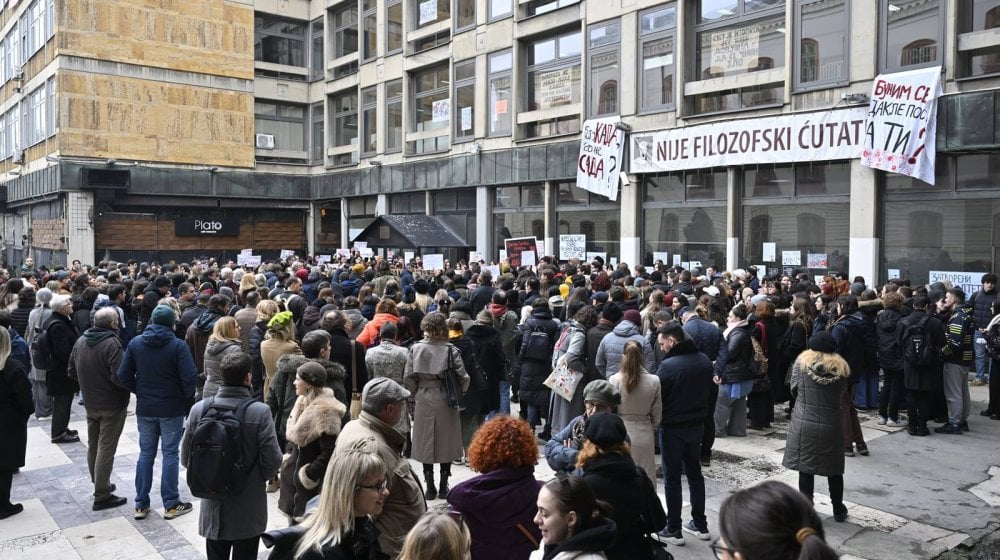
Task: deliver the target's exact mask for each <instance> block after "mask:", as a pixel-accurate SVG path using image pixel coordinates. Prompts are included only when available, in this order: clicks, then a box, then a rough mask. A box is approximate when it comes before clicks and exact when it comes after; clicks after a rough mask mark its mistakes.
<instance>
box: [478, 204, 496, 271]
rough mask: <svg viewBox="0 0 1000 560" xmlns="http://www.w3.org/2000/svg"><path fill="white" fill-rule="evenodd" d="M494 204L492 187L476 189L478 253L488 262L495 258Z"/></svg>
mask: <svg viewBox="0 0 1000 560" xmlns="http://www.w3.org/2000/svg"><path fill="white" fill-rule="evenodd" d="M493 202H494V201H493V197H491V196H490V187H476V216H479V219H477V220H476V251H478V252H479V253H480V254H482V255H483V257H484V258H486V259H487V260H490V259H492V258H493V251H492V250H491V248H492V247H493V230H494V228H493Z"/></svg>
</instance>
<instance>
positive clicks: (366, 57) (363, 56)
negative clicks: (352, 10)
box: [358, 0, 379, 63]
mask: <svg viewBox="0 0 1000 560" xmlns="http://www.w3.org/2000/svg"><path fill="white" fill-rule="evenodd" d="M367 1H368V0H362V2H361V9H360V10H359V12H358V15H359V17H360V20H359V23H358V39H359V40H358V58H359V59H360V60H361V62H362V63H365V62H370V61H372V60H375V59H376V58H378V27H379V26H378V14H377V12H378V2H371V4H370V5H369V6H367V7H366V6H365V2H367ZM369 19H371V20H373V21H374V22H375V26H374V29H372V33H374V34H375V37H374V38H372V40H371V47H372V52H370V53H369V52H368V46H369V44H368V26H367V25H366V23H367V21H368V20H369Z"/></svg>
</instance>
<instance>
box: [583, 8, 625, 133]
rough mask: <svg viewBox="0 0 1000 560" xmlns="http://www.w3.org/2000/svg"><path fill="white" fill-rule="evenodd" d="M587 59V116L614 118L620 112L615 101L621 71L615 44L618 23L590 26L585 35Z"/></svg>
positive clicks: (617, 38)
mask: <svg viewBox="0 0 1000 560" xmlns="http://www.w3.org/2000/svg"><path fill="white" fill-rule="evenodd" d="M588 37H589V49H588V51H587V54H588V57H589V60H590V80H589V82H590V90H589V91H588V92H587V95H588V99H589V104H590V107H589V110H588V113H589V114H590V115H591V116H601V115H615V114H618V112H619V111H620V110H621V104H620V103H619V102H618V98H619V91H620V89H619V86H618V83H619V81H620V80H621V69H620V67H619V64H618V56H619V52H618V45H619V44H620V43H619V41H620V40H621V33H620V28H619V25H618V22H613V23H608V24H605V25H599V26H595V27H592V28H591V29H590V31H589V32H588Z"/></svg>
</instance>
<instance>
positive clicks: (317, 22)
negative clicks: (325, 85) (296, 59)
mask: <svg viewBox="0 0 1000 560" xmlns="http://www.w3.org/2000/svg"><path fill="white" fill-rule="evenodd" d="M324 52H325V51H324V50H323V18H319V19H314V20H313V22H312V50H311V51H310V53H309V57H310V60H309V77H310V78H311V79H313V80H319V79H322V78H323V71H324V65H325V64H326V61H325V60H323V53H324Z"/></svg>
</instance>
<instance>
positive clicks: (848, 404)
mask: <svg viewBox="0 0 1000 560" xmlns="http://www.w3.org/2000/svg"><path fill="white" fill-rule="evenodd" d="M857 388H858V386H857V385H855V384H853V383H848V384H847V389H846V390H845V391H844V393H843V394H842V395H841V396H840V422H841V425H842V426H843V429H844V449H854V444H855V443H857V444H858V445H865V436H864V435H862V434H861V423H860V422H858V409H856V408H854V393H855V391H856V390H857Z"/></svg>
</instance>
